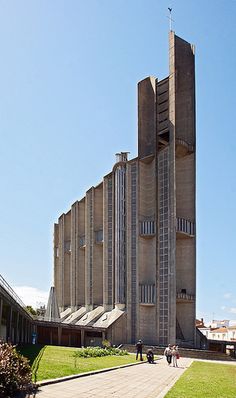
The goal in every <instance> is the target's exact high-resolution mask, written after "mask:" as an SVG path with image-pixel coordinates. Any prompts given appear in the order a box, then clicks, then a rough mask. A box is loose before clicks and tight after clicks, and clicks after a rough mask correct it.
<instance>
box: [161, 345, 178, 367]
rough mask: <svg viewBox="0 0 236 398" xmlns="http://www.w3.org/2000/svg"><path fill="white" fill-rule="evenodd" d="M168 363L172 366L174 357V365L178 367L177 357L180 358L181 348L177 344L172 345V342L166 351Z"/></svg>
mask: <svg viewBox="0 0 236 398" xmlns="http://www.w3.org/2000/svg"><path fill="white" fill-rule="evenodd" d="M164 355H165V356H166V360H167V362H168V365H169V366H170V364H171V361H172V358H173V366H174V367H176V368H178V364H177V359H179V349H178V346H177V345H173V346H171V345H170V344H169V345H168V347H166V349H165V351H164Z"/></svg>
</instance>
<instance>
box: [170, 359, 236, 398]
mask: <svg viewBox="0 0 236 398" xmlns="http://www.w3.org/2000/svg"><path fill="white" fill-rule="evenodd" d="M208 397H209V398H213V397H214V398H235V397H236V366H235V365H222V364H218V363H207V362H193V364H192V365H191V366H190V368H189V369H187V370H186V372H185V373H184V374H183V375H182V376H181V377H180V379H179V380H178V381H177V382H176V384H175V385H174V386H173V388H172V389H171V390H170V391H169V392H168V393H167V395H166V396H165V398H208Z"/></svg>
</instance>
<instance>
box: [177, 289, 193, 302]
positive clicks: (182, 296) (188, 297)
mask: <svg viewBox="0 0 236 398" xmlns="http://www.w3.org/2000/svg"><path fill="white" fill-rule="evenodd" d="M176 298H177V300H180V301H194V300H195V296H194V295H193V294H189V293H187V292H184V291H181V292H177V293H176Z"/></svg>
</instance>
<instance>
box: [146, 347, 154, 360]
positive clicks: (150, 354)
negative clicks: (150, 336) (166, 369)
mask: <svg viewBox="0 0 236 398" xmlns="http://www.w3.org/2000/svg"><path fill="white" fill-rule="evenodd" d="M146 355H147V360H148V362H149V363H154V354H153V351H152V349H151V348H149V349H148V350H147V352H146Z"/></svg>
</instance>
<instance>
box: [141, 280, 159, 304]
mask: <svg viewBox="0 0 236 398" xmlns="http://www.w3.org/2000/svg"><path fill="white" fill-rule="evenodd" d="M139 303H140V304H146V305H148V304H149V305H153V304H155V285H154V284H140V285H139Z"/></svg>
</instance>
